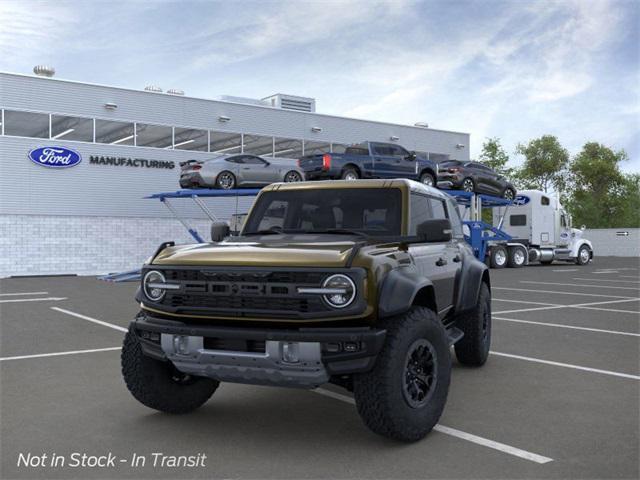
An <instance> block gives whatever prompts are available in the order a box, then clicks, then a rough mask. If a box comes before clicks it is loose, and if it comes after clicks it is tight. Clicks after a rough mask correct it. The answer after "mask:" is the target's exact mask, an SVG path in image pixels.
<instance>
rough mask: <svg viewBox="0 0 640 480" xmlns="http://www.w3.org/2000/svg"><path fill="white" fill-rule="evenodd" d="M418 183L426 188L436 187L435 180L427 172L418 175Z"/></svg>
mask: <svg viewBox="0 0 640 480" xmlns="http://www.w3.org/2000/svg"><path fill="white" fill-rule="evenodd" d="M420 183H422V184H424V185H426V186H427V187H435V186H436V180H435V179H434V178H433V175H431V174H430V173H427V172H425V173H423V174H422V175H420Z"/></svg>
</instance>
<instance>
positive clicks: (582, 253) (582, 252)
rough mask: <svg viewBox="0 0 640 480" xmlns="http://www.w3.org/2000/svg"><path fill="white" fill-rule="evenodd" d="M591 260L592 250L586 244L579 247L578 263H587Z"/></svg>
mask: <svg viewBox="0 0 640 480" xmlns="http://www.w3.org/2000/svg"><path fill="white" fill-rule="evenodd" d="M589 260H591V250H589V247H587V246H586V245H582V246H581V247H580V248H579V249H578V256H577V257H576V263H577V264H578V265H586V264H587V263H589Z"/></svg>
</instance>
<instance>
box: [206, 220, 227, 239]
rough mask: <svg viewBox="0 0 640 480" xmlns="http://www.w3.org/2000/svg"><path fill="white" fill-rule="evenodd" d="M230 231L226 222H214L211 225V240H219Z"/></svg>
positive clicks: (225, 236)
mask: <svg viewBox="0 0 640 480" xmlns="http://www.w3.org/2000/svg"><path fill="white" fill-rule="evenodd" d="M230 233H231V231H230V229H229V225H227V223H226V222H214V223H213V224H212V225H211V241H212V242H221V241H222V240H224V239H225V238H227V237H228V236H229V235H230Z"/></svg>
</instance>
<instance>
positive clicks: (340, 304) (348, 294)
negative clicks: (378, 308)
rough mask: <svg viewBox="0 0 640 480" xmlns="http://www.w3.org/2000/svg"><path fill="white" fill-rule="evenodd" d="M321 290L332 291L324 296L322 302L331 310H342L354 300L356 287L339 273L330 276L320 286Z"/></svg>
mask: <svg viewBox="0 0 640 480" xmlns="http://www.w3.org/2000/svg"><path fill="white" fill-rule="evenodd" d="M322 288H326V289H330V290H333V292H331V293H327V294H325V295H324V296H323V297H324V300H325V302H327V303H328V304H329V305H331V306H332V307H333V308H344V307H347V306H349V305H351V303H352V302H353V300H354V299H355V298H356V286H355V284H354V283H353V281H352V280H351V279H350V278H349V277H347V276H346V275H342V274H340V273H338V274H336V275H331V276H330V277H328V278H327V279H326V280H325V281H324V283H323V284H322Z"/></svg>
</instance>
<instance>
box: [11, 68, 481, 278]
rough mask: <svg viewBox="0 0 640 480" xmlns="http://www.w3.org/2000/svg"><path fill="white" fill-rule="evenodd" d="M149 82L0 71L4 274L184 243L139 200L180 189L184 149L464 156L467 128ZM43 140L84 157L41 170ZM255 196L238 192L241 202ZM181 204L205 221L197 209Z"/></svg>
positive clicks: (103, 262) (174, 226) (74, 267)
mask: <svg viewBox="0 0 640 480" xmlns="http://www.w3.org/2000/svg"><path fill="white" fill-rule="evenodd" d="M156 90H159V89H156V88H150V89H147V90H131V89H124V88H117V87H109V86H102V85H91V84H86V83H81V82H74V81H67V80H58V79H54V78H47V77H43V76H29V75H17V74H10V73H0V109H1V112H0V113H1V117H0V121H1V123H2V125H1V130H0V133H1V135H0V229H1V232H2V233H1V235H0V277H6V276H12V275H50V274H97V273H106V272H113V271H122V270H126V269H131V268H136V267H138V266H139V265H140V264H141V263H142V262H143V261H144V259H145V258H147V257H148V256H149V255H150V254H151V253H152V252H153V251H154V249H155V247H156V246H157V245H158V244H159V243H161V242H162V241H170V240H174V241H176V242H177V243H183V242H189V241H191V240H190V237H189V236H188V234H187V233H186V231H185V229H184V228H183V227H182V226H181V225H180V223H178V222H177V221H176V220H175V219H173V218H172V217H171V215H170V213H169V211H168V210H167V209H166V208H164V206H163V205H162V204H161V203H160V202H159V201H157V200H146V199H144V198H143V197H145V196H147V195H150V194H152V193H157V192H165V191H173V190H177V189H178V188H179V186H178V177H179V171H180V169H179V165H178V164H179V162H181V161H185V160H188V159H207V158H210V157H211V156H212V155H213V154H215V153H220V152H223V153H233V152H238V153H240V152H245V153H255V154H259V155H264V156H276V157H287V158H298V157H300V156H302V155H304V154H310V153H320V152H328V151H333V152H340V151H342V150H343V149H344V147H345V145H348V144H351V143H356V142H361V141H363V140H371V141H382V142H390V141H393V142H397V143H398V144H400V145H402V146H404V147H405V148H407V149H409V150H415V151H417V152H423V153H426V154H428V155H429V156H430V157H431V158H432V159H434V160H436V161H438V160H442V159H445V158H456V159H461V160H468V159H469V134H467V133H459V132H448V131H442V130H435V129H432V128H425V127H417V126H407V125H396V124H389V123H381V122H374V121H365V120H356V119H350V118H343V117H336V116H331V115H323V114H318V113H316V112H315V100H313V99H309V98H304V97H295V96H291V95H282V94H277V95H273V96H271V97H267V98H266V99H263V100H252V99H243V98H235V97H222V99H220V100H207V99H201V98H192V97H188V96H185V95H183V94H181V93H182V92H179V91H178V92H175V91H168V92H167V93H162V92H159V91H156ZM45 147H63V148H66V149H70V150H73V151H74V152H76V153H77V154H78V156H79V157H80V158H81V161H80V162H79V163H78V164H77V165H75V166H74V167H73V168H45V167H43V166H41V165H38V164H36V163H34V162H33V161H31V160H30V159H29V157H28V154H29V152H30V151H32V150H34V149H37V148H45ZM101 157H105V159H107V161H100V160H99V159H100V158H101ZM109 159H113V160H109ZM251 202H252V198H247V197H245V198H240V199H239V200H238V210H241V211H246V210H247V209H248V207H249V206H250V204H251ZM185 205H186V204H185ZM209 206H210V207H211V208H212V210H213V211H214V212H215V213H216V215H218V216H219V217H220V218H229V216H230V215H231V214H232V213H234V212H235V211H236V201H235V200H233V199H217V200H216V201H213V200H211V201H210V202H209ZM182 213H184V214H185V215H186V216H187V217H190V219H191V221H192V222H194V225H196V226H198V227H199V228H201V229H203V230H205V231H206V230H207V227H208V222H207V221H205V219H204V217H203V216H202V215H201V213H200V212H199V211H197V210H195V209H193V208H191V209H189V208H186V206H185V209H183V210H182Z"/></svg>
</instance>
